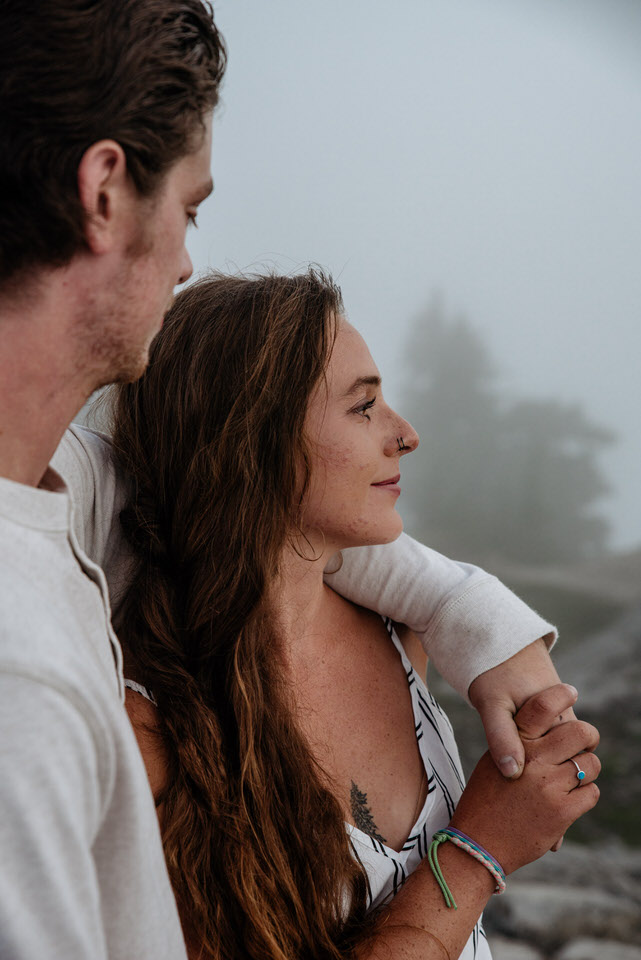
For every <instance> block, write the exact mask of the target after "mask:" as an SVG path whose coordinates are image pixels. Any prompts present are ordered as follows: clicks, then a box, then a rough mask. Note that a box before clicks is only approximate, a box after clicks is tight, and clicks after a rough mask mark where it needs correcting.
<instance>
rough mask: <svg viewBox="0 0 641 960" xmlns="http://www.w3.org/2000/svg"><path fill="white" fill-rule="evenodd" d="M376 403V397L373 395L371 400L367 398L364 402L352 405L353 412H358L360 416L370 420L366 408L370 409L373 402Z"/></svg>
mask: <svg viewBox="0 0 641 960" xmlns="http://www.w3.org/2000/svg"><path fill="white" fill-rule="evenodd" d="M375 403H376V397H373V399H372V400H367V401H366V403H361V404H360V406H358V407H354V411H353V412H354V413H359V414H360V415H361V416H362V417H365V419H366V420H371V419H372V418H371V417H370V415H369V413H368V412H367V411H368V410H371V409H372V407H373V406H374V404H375Z"/></svg>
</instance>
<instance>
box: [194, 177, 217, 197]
mask: <svg viewBox="0 0 641 960" xmlns="http://www.w3.org/2000/svg"><path fill="white" fill-rule="evenodd" d="M213 190H214V181H213V180H212V178H211V177H210V178H209V180H207V181H205V183H203V184H202V185H201V186H200V187H198V188H197V189H196V190H194V193H193V202H194V203H202V202H203V200H205V199H206V198H207V197H208V196H209V194H210V193H213Z"/></svg>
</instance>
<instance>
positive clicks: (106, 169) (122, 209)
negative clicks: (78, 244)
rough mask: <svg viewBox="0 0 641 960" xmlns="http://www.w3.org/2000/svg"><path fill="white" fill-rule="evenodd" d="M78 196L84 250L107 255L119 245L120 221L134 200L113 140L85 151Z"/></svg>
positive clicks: (122, 154) (124, 161)
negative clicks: (81, 217) (81, 216)
mask: <svg viewBox="0 0 641 960" xmlns="http://www.w3.org/2000/svg"><path fill="white" fill-rule="evenodd" d="M78 195H79V197H80V202H81V203H82V206H83V207H84V210H85V217H86V219H85V240H86V243H87V246H88V247H89V249H90V250H91V252H92V253H95V254H101V253H108V252H109V251H110V250H111V249H112V247H113V245H114V243H115V242H116V241H117V240H120V241H122V229H123V223H124V219H123V218H125V217H126V216H127V215H129V213H130V211H131V206H132V204H133V203H134V200H135V192H134V188H133V186H132V183H131V181H130V179H129V176H128V172H127V158H126V157H125V152H124V150H123V149H122V147H121V146H120V144H119V143H117V142H116V141H115V140H99V141H97V142H96V143H93V144H92V145H91V146H90V147H89V148H88V149H87V150H85V152H84V154H83V156H82V159H81V161H80V164H79V166H78Z"/></svg>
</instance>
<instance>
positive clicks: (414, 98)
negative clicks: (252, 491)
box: [189, 0, 641, 547]
mask: <svg viewBox="0 0 641 960" xmlns="http://www.w3.org/2000/svg"><path fill="white" fill-rule="evenodd" d="M214 9H215V15H216V20H217V23H218V25H219V26H220V27H221V29H222V31H223V33H224V35H225V38H226V41H227V43H228V46H229V53H230V59H229V69H228V74H227V77H226V80H225V84H224V88H223V95H222V103H221V106H220V107H219V110H218V113H217V116H216V118H215V124H214V153H213V174H214V180H215V184H216V191H215V194H214V197H213V198H212V199H210V200H208V201H207V202H206V203H205V204H204V205H203V207H202V209H201V213H200V214H199V217H198V224H199V226H198V230H197V231H193V233H192V234H191V235H190V238H189V248H190V251H191V253H192V258H193V260H194V266H195V269H196V272H198V271H199V270H203V269H206V268H207V266H215V267H218V268H221V269H231V270H235V269H239V268H242V269H245V268H250V267H254V268H256V267H260V266H261V265H270V266H271V265H276V266H278V267H279V268H281V269H284V270H287V271H291V270H294V269H296V268H297V267H304V266H305V265H306V264H307V262H308V261H315V262H317V263H320V264H322V265H323V266H325V267H328V268H329V269H330V270H331V271H332V272H333V273H334V276H335V278H336V279H337V280H338V281H339V282H340V284H341V286H342V289H343V294H344V298H345V303H346V307H347V312H348V314H349V316H350V319H351V320H352V322H353V323H354V324H355V325H356V326H357V327H358V328H359V329H360V330H361V332H362V333H363V334H364V336H365V338H366V340H367V341H368V344H369V346H370V348H371V350H372V353H373V356H374V359H375V360H376V361H377V363H378V365H379V367H380V368H381V370H382V373H383V377H384V380H385V384H386V393H387V398H388V399H389V400H391V401H392V402H394V403H396V404H397V405H398V400H399V398H400V395H401V392H402V384H403V377H404V370H403V350H404V345H405V336H406V334H405V330H406V328H407V325H408V323H409V322H410V321H411V320H412V319H413V318H414V317H415V315H416V313H417V312H418V311H419V310H420V309H421V308H422V307H424V306H425V305H426V304H427V303H428V302H429V301H430V299H431V296H432V294H433V293H434V292H435V291H437V292H438V293H439V294H440V296H441V298H442V300H443V301H444V303H445V305H446V307H448V308H449V309H451V310H452V311H454V312H458V313H463V314H465V315H466V316H467V317H468V318H469V319H470V321H471V322H472V323H473V324H474V325H475V326H476V327H477V328H478V329H480V330H481V331H482V333H483V335H484V337H485V339H486V341H487V343H488V346H489V348H490V350H491V352H492V355H493V356H494V357H495V358H496V360H497V361H498V364H499V367H500V369H501V371H502V375H503V376H502V381H501V387H502V390H504V391H505V392H511V393H513V394H514V395H518V396H532V397H547V396H553V397H557V398H560V399H563V400H566V401H580V402H581V403H582V404H583V406H584V407H585V409H586V410H587V412H588V414H589V416H590V417H591V418H592V419H593V420H595V421H596V422H597V423H601V424H603V425H604V426H607V427H613V428H614V429H615V430H616V431H617V432H618V433H619V435H620V440H619V442H618V444H617V445H616V446H614V447H612V448H611V450H610V451H609V452H608V453H607V456H604V459H603V460H602V463H603V465H604V467H605V468H606V471H607V477H608V479H609V481H610V482H611V484H612V486H613V488H614V490H613V495H612V497H611V498H610V499H609V500H607V501H604V503H603V508H604V512H605V513H606V514H608V515H609V516H610V517H611V519H612V522H613V525H614V537H613V543H614V545H615V546H618V547H631V546H635V545H638V544H640V543H641V507H640V506H639V504H638V495H639V492H638V490H639V483H640V480H641V431H639V428H638V417H639V410H640V409H641V382H640V380H641V378H640V377H639V356H640V354H641V334H640V332H639V326H640V323H641V269H639V265H638V262H639V258H640V257H641V216H640V209H639V208H640V199H641V64H640V57H639V51H640V50H641V4H639V3H638V2H637V0H395V2H394V3H393V4H390V3H385V4H384V3H382V2H380V0H323V2H322V3H319V2H311V0H219V2H217V3H215V5H214ZM422 442H423V443H424V444H426V445H429V437H423V438H422ZM410 532H411V531H410Z"/></svg>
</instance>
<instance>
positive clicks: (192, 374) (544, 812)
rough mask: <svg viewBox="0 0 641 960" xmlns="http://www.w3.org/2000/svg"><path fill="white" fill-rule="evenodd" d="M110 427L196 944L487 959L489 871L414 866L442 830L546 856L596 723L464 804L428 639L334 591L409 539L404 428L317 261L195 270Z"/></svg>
mask: <svg viewBox="0 0 641 960" xmlns="http://www.w3.org/2000/svg"><path fill="white" fill-rule="evenodd" d="M213 358H215V363H216V376H213V375H212V362H213ZM113 441H114V446H115V449H116V452H117V456H118V458H119V461H120V464H121V466H122V468H123V469H124V471H125V473H126V474H127V475H129V477H130V478H131V482H132V500H131V504H130V506H129V508H128V509H127V510H126V511H125V512H124V513H123V515H122V517H121V519H122V522H123V525H124V527H125V530H126V533H127V535H128V537H129V540H130V543H131V546H132V548H133V551H134V554H135V556H136V558H137V565H136V568H135V572H134V576H133V581H132V585H131V587H130V590H129V592H128V594H127V596H126V599H125V601H124V603H123V604H122V606H121V608H120V610H119V614H118V623H117V624H116V626H117V629H118V632H119V636H120V638H121V640H122V642H123V647H124V650H125V662H126V672H128V673H129V676H130V678H131V680H132V692H131V694H130V696H129V697H128V709H129V710H130V715H131V717H132V721H133V724H134V727H135V728H136V730H137V733H138V736H139V740H140V743H141V748H142V751H143V756H144V757H145V761H146V763H147V766H148V771H149V775H150V781H151V785H152V789H153V791H154V794H155V796H156V801H157V806H158V812H159V817H160V822H161V828H162V831H163V838H164V844H165V852H166V856H167V862H168V866H169V870H170V874H171V877H172V881H173V884H174V889H175V892H176V895H177V899H178V903H179V907H180V910H181V915H182V918H183V923H184V929H185V933H186V939H187V942H188V945H189V948H190V952H191V954H192V956H193V957H198V956H202V957H241V956H242V957H261V958H262V957H269V958H279V960H284V958H288V960H293V958H299V957H343V956H347V955H351V954H350V951H352V950H353V949H354V948H357V949H358V950H359V951H361V954H359V955H363V956H378V953H377V950H379V949H383V948H384V945H387V949H389V946H390V945H391V946H393V947H394V948H398V949H400V946H401V945H404V946H405V947H407V949H408V950H410V951H414V952H410V953H408V954H407V955H408V956H416V957H432V956H434V957H437V956H443V955H444V954H443V953H442V952H441V951H442V950H445V952H446V953H449V954H450V955H451V956H452V957H454V956H458V955H459V954H460V953H461V951H463V953H462V954H461V955H462V956H464V957H466V958H468V957H469V958H471V957H474V956H478V957H479V958H480V957H487V956H489V952H488V950H487V945H486V943H485V941H484V939H483V936H482V931H480V928H479V927H478V926H477V923H476V921H477V918H478V915H479V913H480V911H481V909H482V907H483V905H484V902H485V900H487V898H488V896H489V895H490V894H491V892H492V889H493V882H490V881H489V880H488V874H487V871H485V869H484V868H483V867H482V866H480V865H479V864H478V863H476V862H475V861H473V860H472V859H471V858H470V857H467V855H465V854H462V853H461V851H460V850H457V849H455V848H454V847H451V848H450V845H449V844H448V845H447V847H448V849H447V850H445V851H443V853H442V856H441V859H442V861H443V863H444V864H445V867H444V869H445V872H446V874H447V876H448V879H452V882H455V883H456V885H457V890H459V891H460V890H463V891H464V895H463V896H462V897H461V896H460V894H459V901H460V902H459V910H458V912H457V914H456V916H455V918H454V919H452V915H451V914H449V913H448V911H445V912H444V911H443V900H442V896H441V892H440V890H439V888H438V886H437V883H436V881H435V880H434V878H433V877H432V876H431V874H429V873H428V871H427V867H426V865H425V863H421V861H422V860H423V858H424V857H425V854H426V847H427V846H428V845H429V841H430V839H431V835H432V833H433V832H434V831H435V830H437V829H439V828H441V827H445V826H446V825H447V824H448V823H449V822H451V824H453V825H454V826H457V825H458V827H459V828H460V829H461V830H463V831H464V832H466V833H470V834H471V835H473V831H474V830H476V839H477V840H478V841H479V842H480V843H484V845H487V846H488V847H489V849H490V850H491V852H493V853H494V855H495V856H496V857H497V858H498V859H499V860H501V859H504V860H505V861H506V863H505V864H504V866H506V868H507V869H514V868H515V867H516V866H519V865H521V864H522V863H524V862H527V860H528V859H533V858H534V857H535V856H539V855H540V854H541V853H542V852H543V851H544V850H545V849H547V848H549V846H551V845H552V843H553V842H554V841H555V840H556V839H557V838H558V836H559V835H560V834H561V833H562V832H563V831H564V829H566V828H567V826H568V825H569V824H570V823H571V822H572V821H573V820H574V819H575V818H576V817H577V816H578V815H580V813H582V812H585V810H587V809H589V808H590V807H591V806H592V805H593V804H594V803H595V802H596V796H597V792H596V788H595V787H593V786H589V787H585V786H584V787H582V789H581V791H580V793H579V794H577V791H576V789H572V788H573V787H574V788H575V787H576V785H577V780H576V771H574V768H573V766H572V765H571V764H570V763H569V762H567V761H569V760H570V759H571V758H572V757H573V756H574V755H575V754H577V753H580V752H581V750H582V749H584V748H590V747H592V746H594V734H593V732H592V731H591V729H589V728H587V727H586V725H582V724H578V723H570V724H565V725H564V726H563V727H560V728H558V729H557V730H556V731H554V732H553V733H550V734H549V735H548V736H547V737H543V738H541V739H540V740H537V741H535V743H536V746H534V747H531V748H530V749H531V753H536V755H537V759H538V761H539V762H538V763H537V764H531V765H530V768H531V769H529V770H526V773H525V774H524V775H523V777H522V778H521V780H520V781H518V783H516V784H509V783H506V782H504V781H503V780H502V778H501V777H500V776H499V775H498V774H497V773H496V771H495V770H494V768H493V765H492V764H491V763H490V762H489V761H488V760H487V759H485V760H482V761H481V763H480V764H479V767H478V768H477V771H476V772H475V774H474V775H473V777H472V781H471V783H470V786H469V787H468V788H467V790H466V792H465V796H464V801H463V802H462V803H461V804H460V805H459V811H457V813H456V814H455V813H454V808H455V806H456V802H457V800H458V798H459V796H460V794H461V790H462V779H461V773H460V767H459V764H458V757H457V754H456V748H455V744H454V741H453V737H452V734H451V730H450V728H449V725H448V723H447V720H446V718H445V717H444V716H443V714H442V712H441V711H440V709H439V707H438V705H437V704H436V703H435V701H434V700H433V699H432V698H431V697H430V695H429V693H428V692H427V690H425V688H423V687H422V684H421V681H420V677H421V676H422V675H424V673H425V667H426V663H425V658H424V655H423V654H422V650H421V648H420V644H418V643H417V641H416V638H415V637H414V636H413V635H412V634H411V633H409V631H405V630H402V629H401V628H399V630H398V632H397V631H395V629H394V627H393V625H392V624H390V623H389V622H384V621H383V620H382V619H381V618H380V617H378V616H377V615H375V614H373V613H371V612H370V611H367V610H364V609H362V608H359V607H356V606H354V605H353V604H350V603H349V602H348V601H346V600H344V599H342V598H339V597H338V595H337V594H335V593H333V592H332V591H331V590H329V589H328V588H327V587H326V586H324V584H323V569H324V567H325V566H326V564H327V562H328V560H329V559H330V558H331V557H333V556H334V555H336V554H339V552H340V550H342V549H345V548H348V547H351V546H357V545H362V544H372V543H384V542H388V541H390V540H393V539H394V538H396V537H397V536H398V535H399V534H400V532H401V528H402V524H401V520H400V517H399V515H398V514H397V512H396V510H395V506H396V501H397V499H398V495H399V492H400V490H399V486H398V480H399V473H400V470H399V462H400V459H401V457H402V456H404V455H406V454H407V453H409V452H411V451H412V450H413V449H415V447H416V445H417V444H418V438H417V436H416V434H415V432H414V431H413V429H412V427H411V426H410V425H409V424H408V423H407V422H406V421H404V420H403V419H402V418H400V417H399V416H398V415H397V414H396V413H394V411H392V410H391V409H390V408H389V407H388V406H387V405H386V403H385V401H384V400H383V396H382V393H381V384H380V377H379V374H378V371H377V369H376V367H375V366H374V364H373V361H372V360H371V357H370V356H369V352H368V351H367V348H366V346H365V344H364V342H363V340H362V338H360V336H359V335H358V334H357V333H356V331H355V330H354V329H353V328H352V327H350V325H349V324H348V323H347V321H346V320H345V318H344V317H343V311H342V305H341V300H340V293H339V291H338V290H337V288H336V287H335V286H334V285H333V284H332V282H331V281H330V280H329V279H327V278H326V277H325V276H323V275H322V274H320V273H318V272H315V271H309V272H308V273H307V274H305V275H303V276H300V277H289V278H285V277H274V276H267V277H257V278H252V279H248V278H244V277H224V276H214V277H213V278H211V279H207V280H204V281H201V282H199V283H196V284H194V285H193V286H191V287H190V288H188V289H187V290H186V291H184V292H183V293H181V294H180V295H179V297H178V298H177V300H176V302H175V305H174V307H173V308H172V310H171V312H170V314H169V316H168V318H167V319H166V321H165V326H164V328H163V330H162V332H161V334H160V335H159V337H158V338H157V340H156V341H155V343H154V345H153V348H152V353H151V362H150V366H149V369H148V371H147V373H146V374H145V375H144V376H143V378H142V380H140V381H139V382H137V383H135V384H130V385H124V386H122V387H120V388H119V394H118V398H117V404H116V413H115V430H114V437H113ZM149 692H151V695H152V696H153V698H154V703H153V704H152V703H151V702H150V701H149V699H146V696H148V695H149ZM566 705H568V704H563V706H566ZM533 742H534V741H533ZM582 763H583V767H584V769H585V771H586V773H587V780H593V779H594V777H595V776H596V774H597V772H598V770H597V767H598V761H597V760H596V758H594V757H592V756H591V755H589V756H587V755H586V758H585V759H584V758H582ZM549 790H551V791H552V793H550V792H549ZM560 798H561V799H560ZM490 803H493V804H494V806H493V807H490ZM496 804H500V805H501V810H502V818H501V819H502V821H503V825H504V824H506V823H508V824H509V823H512V825H513V828H514V829H513V836H512V835H510V836H505V833H506V831H505V830H504V829H503V828H501V827H499V828H498V829H497V816H496ZM460 811H462V812H460ZM535 819H538V821H542V825H541V826H539V827H538V828H537V829H536V830H534V829H533V827H532V824H533V822H534V820H535ZM468 828H469V829H468ZM492 845H494V849H492ZM412 872H415V876H414V877H412V878H411V881H410V882H409V883H408V884H407V886H406V887H405V889H404V890H403V891H402V892H401V893H400V894H399V896H398V898H397V899H396V900H395V901H393V902H392V905H391V906H387V905H386V906H383V907H382V908H381V905H382V904H387V903H388V901H389V900H390V898H391V897H392V896H394V895H395V894H396V893H398V892H399V890H400V888H401V887H402V886H403V881H404V880H405V879H406V878H407V876H409V874H410V873H412ZM417 894H420V909H419V910H418V913H417V907H416V903H415V896H416V895H417ZM413 897H414V899H413ZM377 908H381V909H377ZM425 917H427V918H428V920H427V921H426V920H425ZM432 917H433V918H434V919H433V920H432ZM425 923H428V924H429V932H427V933H426V932H425V929H423V928H424V926H425ZM419 928H421V929H420V932H419V933H415V931H416V930H419ZM468 937H469V940H468ZM466 941H467V943H466ZM434 951H436V952H434Z"/></svg>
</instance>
